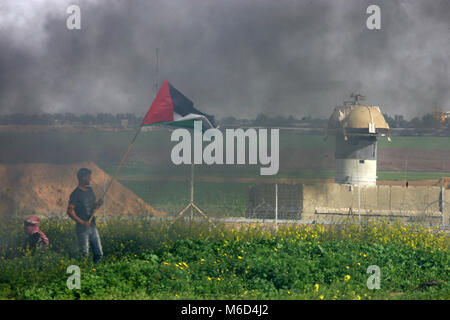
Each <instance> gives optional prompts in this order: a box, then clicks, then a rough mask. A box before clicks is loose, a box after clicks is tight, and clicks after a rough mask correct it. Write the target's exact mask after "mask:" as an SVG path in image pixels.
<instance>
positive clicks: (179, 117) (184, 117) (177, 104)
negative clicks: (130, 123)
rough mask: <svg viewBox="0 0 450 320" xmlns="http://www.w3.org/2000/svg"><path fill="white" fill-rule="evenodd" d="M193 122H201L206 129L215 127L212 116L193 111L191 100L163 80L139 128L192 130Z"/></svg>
mask: <svg viewBox="0 0 450 320" xmlns="http://www.w3.org/2000/svg"><path fill="white" fill-rule="evenodd" d="M194 120H201V121H202V122H203V127H206V128H215V127H216V125H215V123H214V117H213V116H210V115H207V114H205V113H203V112H200V111H198V110H197V109H195V108H194V104H193V103H192V101H191V100H189V99H188V98H186V97H185V96H184V95H183V94H182V93H181V92H180V91H178V90H177V89H175V88H174V87H173V86H172V85H171V84H170V83H169V81H167V80H165V81H164V83H163V85H162V87H161V88H160V89H159V91H158V94H157V95H156V98H155V100H154V101H153V103H152V105H151V106H150V109H149V110H148V112H147V114H146V115H145V118H144V120H143V121H142V123H141V126H151V125H155V124H165V125H173V126H179V127H188V128H193V127H194Z"/></svg>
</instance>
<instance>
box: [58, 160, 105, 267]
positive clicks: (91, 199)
mask: <svg viewBox="0 0 450 320" xmlns="http://www.w3.org/2000/svg"><path fill="white" fill-rule="evenodd" d="M77 178H78V187H76V188H75V190H74V191H73V192H72V193H71V194H70V200H69V207H68V208H67V214H68V215H69V217H70V218H72V219H73V220H74V221H75V222H76V228H75V230H76V233H77V238H78V245H79V248H80V251H81V254H82V255H83V256H85V257H87V256H88V255H89V246H91V248H92V252H93V255H94V263H97V262H98V261H100V260H101V259H102V257H103V250H102V243H101V240H100V234H99V233H98V230H97V227H96V225H95V217H93V218H92V219H91V217H92V216H93V215H94V211H95V210H96V209H98V208H99V207H100V206H101V205H102V203H103V201H102V200H101V199H100V200H99V201H98V202H96V201H95V194H94V192H93V191H92V188H91V187H90V185H89V184H90V181H91V171H90V170H89V169H87V168H81V169H80V170H78V173H77Z"/></svg>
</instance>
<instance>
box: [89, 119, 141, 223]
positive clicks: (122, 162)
mask: <svg viewBox="0 0 450 320" xmlns="http://www.w3.org/2000/svg"><path fill="white" fill-rule="evenodd" d="M141 129H142V124H141V125H140V126H139V128H138V130H137V131H136V134H135V135H134V137H133V140H131V142H130V144H129V145H128V149H127V151H126V152H125V153H124V154H123V156H122V159H121V160H120V163H119V165H118V166H117V168H116V170H115V171H114V174H113V176H112V177H111V180H109V182H108V184H107V185H106V188H104V190H103V196H102V198H103V199H104V198H105V195H106V193H107V192H108V190H109V188H110V187H111V185H112V183H113V181H114V180H116V179H117V175H118V174H119V171H120V169H121V168H122V166H123V164H124V163H125V160H126V159H127V157H128V154H129V153H130V151H131V149H132V148H133V145H134V143H135V141H136V138H137V137H138V135H139V133H140V132H141ZM94 216H95V211H94V213H93V214H92V216H91V218H90V219H89V222H91V221H92V219H93V218H94Z"/></svg>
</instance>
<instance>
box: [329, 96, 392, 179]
mask: <svg viewBox="0 0 450 320" xmlns="http://www.w3.org/2000/svg"><path fill="white" fill-rule="evenodd" d="M350 97H351V98H353V100H352V101H344V104H343V105H342V106H337V107H336V108H335V109H334V111H333V114H332V115H331V117H330V119H329V120H328V127H327V131H326V136H325V139H326V138H327V137H328V135H333V136H335V140H336V151H335V161H336V162H335V177H334V179H335V182H336V183H341V184H352V185H359V186H375V185H376V181H377V137H379V136H387V139H388V141H390V136H389V125H388V124H387V122H386V120H385V119H384V116H383V114H382V113H381V110H380V108H379V107H377V106H367V105H362V104H361V101H363V100H365V97H364V96H362V95H360V94H353V93H352V94H351V96H350Z"/></svg>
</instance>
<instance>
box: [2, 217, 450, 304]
mask: <svg viewBox="0 0 450 320" xmlns="http://www.w3.org/2000/svg"><path fill="white" fill-rule="evenodd" d="M42 229H43V230H44V231H45V232H46V233H47V235H48V237H49V238H50V241H51V243H52V246H51V248H50V249H49V250H47V251H46V252H43V253H34V254H33V253H32V252H31V251H26V250H23V249H20V248H18V247H19V246H20V243H21V242H22V240H23V235H22V233H23V231H22V230H21V221H10V222H9V223H8V225H6V224H2V225H1V227H0V239H1V240H2V241H1V246H0V298H1V299H223V298H227V299H318V300H320V299H331V300H334V299H357V300H359V299H449V298H450V294H449V292H450V286H449V283H448V281H449V280H450V279H449V278H450V276H449V271H450V269H449V265H450V264H449V262H450V261H449V255H448V253H449V252H448V250H449V238H448V235H445V234H444V233H442V232H439V231H438V230H431V231H430V230H427V229H425V228H422V227H419V226H404V225H401V224H388V223H383V222H381V223H376V224H375V223H374V224H367V225H365V226H363V227H361V228H359V227H358V226H356V225H351V224H349V225H345V226H333V227H332V228H324V227H323V226H320V225H314V226H305V225H300V226H293V225H291V226H286V227H284V228H280V229H279V231H278V232H275V231H274V230H271V229H267V228H264V227H262V226H248V227H245V226H244V227H242V228H240V229H235V228H231V227H226V226H224V225H220V226H219V227H218V228H217V229H212V228H210V226H208V225H206V224H198V223H194V224H192V225H189V224H186V223H181V222H180V223H177V224H175V225H174V226H172V227H170V226H169V225H168V224H167V223H165V222H155V221H153V222H149V221H146V220H144V219H140V220H139V219H138V220H123V219H112V220H108V221H106V222H105V221H100V223H99V230H100V234H101V236H102V242H103V247H104V253H105V257H104V259H103V261H101V262H100V263H99V264H96V265H94V264H92V262H91V261H90V260H83V259H80V258H77V254H76V247H75V235H74V231H73V224H72V222H71V221H68V220H61V219H49V220H44V221H43V223H42ZM70 265H78V266H79V267H80V269H81V289H79V290H77V289H73V290H69V289H68V288H67V287H66V281H67V278H68V277H69V274H67V273H66V270H67V267H68V266H70ZM371 265H377V266H379V268H380V270H381V278H380V281H381V287H380V289H379V290H370V289H369V288H368V287H367V285H366V283H367V279H368V277H369V276H370V275H369V274H367V268H368V267H369V266H371ZM433 280H436V285H435V286H431V287H426V286H423V285H422V284H423V283H425V282H430V281H433ZM437 280H438V281H437Z"/></svg>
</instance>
